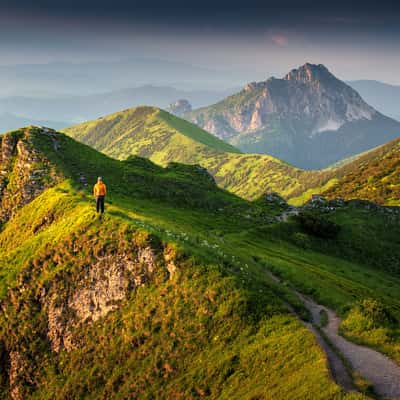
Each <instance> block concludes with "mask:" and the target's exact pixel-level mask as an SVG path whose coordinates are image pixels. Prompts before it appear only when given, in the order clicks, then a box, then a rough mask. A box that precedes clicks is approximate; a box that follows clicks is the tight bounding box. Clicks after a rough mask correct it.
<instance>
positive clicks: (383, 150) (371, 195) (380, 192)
mask: <svg viewBox="0 0 400 400" xmlns="http://www.w3.org/2000/svg"><path fill="white" fill-rule="evenodd" d="M340 174H341V176H342V178H341V179H340V180H339V181H338V182H337V184H335V185H332V187H331V188H329V190H327V191H325V194H326V196H327V197H329V198H333V197H343V198H346V199H352V198H353V199H357V198H361V199H365V200H370V201H374V202H376V203H379V204H389V205H400V139H396V140H393V141H392V142H390V143H387V144H385V145H383V146H380V147H378V148H376V149H374V150H371V151H369V152H367V153H365V154H361V155H360V156H359V157H357V158H356V159H355V160H354V161H351V162H349V163H347V164H345V165H344V166H342V167H340Z"/></svg>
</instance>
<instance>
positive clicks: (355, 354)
mask: <svg viewBox="0 0 400 400" xmlns="http://www.w3.org/2000/svg"><path fill="white" fill-rule="evenodd" d="M300 297H301V298H302V300H303V301H304V304H305V306H306V307H307V308H308V309H309V311H310V312H311V314H312V315H313V320H314V322H315V323H316V324H319V321H320V311H321V310H325V312H326V313H327V315H328V324H327V326H326V327H324V328H321V329H322V331H323V332H324V333H325V335H326V336H327V337H328V339H329V340H330V341H331V343H333V345H334V346H335V347H336V348H337V349H338V350H339V351H340V353H341V354H343V356H344V357H345V358H346V359H347V360H348V361H349V363H350V364H351V366H352V368H353V369H354V370H355V371H357V372H358V373H359V374H360V375H361V376H363V377H364V378H365V379H367V380H368V381H369V382H371V383H372V385H373V386H374V390H375V392H376V393H377V394H378V395H379V396H381V397H385V398H392V399H396V398H400V367H399V366H398V365H397V364H395V363H394V362H393V361H392V360H391V359H389V358H388V357H386V356H385V355H383V354H381V353H379V352H377V351H375V350H372V349H370V348H368V347H365V346H360V345H357V344H354V343H352V342H349V341H348V340H346V339H345V338H344V337H342V336H340V335H339V333H338V330H339V325H340V322H341V320H340V318H339V317H338V316H337V314H336V313H335V312H334V311H332V310H330V309H329V308H326V307H324V306H321V305H319V304H317V303H315V302H314V301H312V300H311V299H309V298H307V297H305V296H303V295H300Z"/></svg>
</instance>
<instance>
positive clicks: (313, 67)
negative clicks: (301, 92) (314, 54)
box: [283, 63, 337, 83]
mask: <svg viewBox="0 0 400 400" xmlns="http://www.w3.org/2000/svg"><path fill="white" fill-rule="evenodd" d="M283 79H285V80H287V81H297V82H303V83H310V82H315V81H324V80H327V79H329V80H332V79H334V80H337V79H336V78H335V76H334V75H332V74H331V73H330V72H329V70H328V68H326V67H325V66H324V65H322V64H310V63H305V64H304V65H302V66H301V67H299V68H295V69H292V70H291V71H290V72H289V73H288V74H286V75H285V77H284V78H283Z"/></svg>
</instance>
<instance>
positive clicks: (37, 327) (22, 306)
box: [0, 231, 178, 400]
mask: <svg viewBox="0 0 400 400" xmlns="http://www.w3.org/2000/svg"><path fill="white" fill-rule="evenodd" d="M130 235H131V236H129V237H130V241H129V242H126V243H124V244H123V245H121V244H120V243H118V242H117V241H112V242H111V244H110V245H108V246H105V245H104V242H103V241H97V242H96V243H98V244H97V247H96V248H95V249H92V248H90V246H88V245H87V242H88V241H93V237H92V236H89V237H85V238H79V239H78V238H74V239H72V241H70V242H68V247H64V245H63V246H61V247H60V250H55V249H49V250H48V252H45V253H43V254H42V256H41V258H40V259H37V260H35V261H34V262H32V263H30V264H29V265H28V266H27V267H26V268H25V270H24V271H23V272H22V273H21V275H20V276H19V278H18V285H17V286H16V287H15V288H13V289H11V290H10V291H9V294H8V297H7V299H6V300H4V301H3V302H2V305H1V306H2V315H3V316H4V318H6V319H7V318H12V319H10V321H8V322H6V323H7V324H8V325H9V327H10V328H9V329H10V332H9V333H10V334H9V336H5V337H0V340H2V341H4V343H5V345H4V349H3V347H1V348H0V350H1V349H3V350H4V351H3V353H4V354H5V355H4V357H5V358H6V359H7V360H8V361H7V362H6V363H5V370H6V373H7V381H8V383H9V390H10V396H11V398H12V399H13V400H21V399H24V398H26V390H27V388H28V387H29V386H30V385H33V386H34V384H35V383H34V376H35V371H34V361H33V360H32V351H33V352H34V348H35V347H34V346H37V345H38V344H39V346H40V348H48V349H49V350H50V349H51V350H52V351H53V352H54V353H55V354H57V353H60V352H61V351H66V352H70V351H72V350H74V349H77V348H79V347H80V345H81V344H82V342H81V340H82V338H81V336H80V335H81V329H84V328H85V327H86V326H88V325H89V324H92V323H94V322H96V321H98V320H100V319H101V318H104V317H106V316H107V315H108V314H109V313H111V312H115V311H117V310H118V309H120V308H121V307H123V306H124V305H125V304H126V302H127V301H128V300H130V301H132V298H133V296H134V295H135V293H136V291H137V290H138V288H140V287H143V286H145V285H150V284H158V283H160V282H165V281H166V280H168V279H173V278H174V277H175V276H176V274H177V273H178V263H177V252H176V249H175V247H174V246H173V245H168V244H167V245H164V246H163V245H162V244H161V243H160V241H159V240H158V239H157V238H155V237H153V236H152V235H149V234H146V233H143V232H140V233H137V232H135V231H133V232H132V233H131V234H130ZM103 240H106V238H103ZM71 254H73V255H74V257H75V256H76V254H80V255H81V257H82V259H81V260H77V259H75V258H74V259H75V260H76V265H71V266H67V265H68V263H69V261H68V260H69V255H71ZM88 260H92V261H91V262H88ZM48 268H50V269H52V270H53V269H59V270H60V272H58V273H57V274H56V275H55V276H54V277H53V278H52V279H51V280H47V281H46V280H44V281H43V280H42V276H43V274H45V275H46V274H48V273H49V271H48V270H46V269H48ZM44 270H46V271H47V272H44ZM28 308H29V309H30V310H31V313H30V317H29V320H25V319H24V317H21V318H20V317H19V316H18V315H19V314H18V313H19V312H21V313H22V315H25V314H24V310H26V309H28ZM11 316H12V317H11ZM27 324H33V325H32V326H31V327H30V328H28V329H27V326H28V325H27ZM19 329H21V331H19ZM31 331H32V332H34V333H33V334H34V337H35V341H36V344H35V345H34V344H33V343H32V338H31V337H30V332H31ZM17 338H18V339H17ZM39 338H40V339H39ZM1 343H2V342H0V344H1ZM4 357H3V356H2V353H0V359H2V358H4Z"/></svg>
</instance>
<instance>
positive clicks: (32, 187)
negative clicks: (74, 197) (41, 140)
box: [0, 128, 60, 223]
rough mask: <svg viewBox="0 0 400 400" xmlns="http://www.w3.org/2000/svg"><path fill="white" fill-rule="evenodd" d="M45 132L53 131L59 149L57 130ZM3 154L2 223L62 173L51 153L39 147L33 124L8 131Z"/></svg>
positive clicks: (0, 179) (0, 174) (0, 177)
mask: <svg viewBox="0 0 400 400" xmlns="http://www.w3.org/2000/svg"><path fill="white" fill-rule="evenodd" d="M42 134H45V135H51V136H52V137H53V143H54V148H55V149H56V148H57V149H58V147H57V146H58V144H57V139H56V133H55V132H54V131H52V130H50V129H42ZM0 155H1V158H0V223H1V222H5V221H7V220H8V219H10V218H11V217H12V215H13V214H14V213H15V212H16V210H17V209H18V208H20V207H22V206H24V205H25V204H27V203H29V202H30V201H32V200H33V199H34V198H36V197H37V196H38V195H39V194H41V193H42V192H43V191H44V190H45V189H46V188H48V187H49V186H52V185H54V184H55V183H56V182H58V181H59V179H60V177H59V176H58V174H57V173H56V171H55V170H54V168H53V167H52V165H51V163H50V161H49V160H48V159H47V157H46V156H45V155H44V154H43V153H41V152H40V151H39V150H38V149H37V148H35V146H34V144H33V143H32V137H31V135H30V128H26V129H24V130H21V131H17V132H13V133H9V134H6V135H4V136H3V137H2V140H1V152H0Z"/></svg>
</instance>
